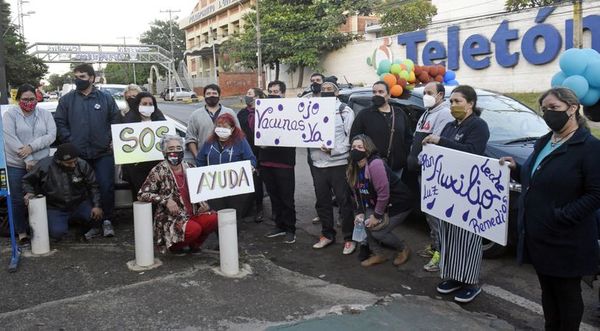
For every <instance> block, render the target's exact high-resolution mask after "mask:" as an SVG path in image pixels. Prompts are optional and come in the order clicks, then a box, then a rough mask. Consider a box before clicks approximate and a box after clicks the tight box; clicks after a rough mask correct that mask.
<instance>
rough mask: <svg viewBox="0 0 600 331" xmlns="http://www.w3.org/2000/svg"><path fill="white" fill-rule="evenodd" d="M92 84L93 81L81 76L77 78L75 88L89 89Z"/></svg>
mask: <svg viewBox="0 0 600 331" xmlns="http://www.w3.org/2000/svg"><path fill="white" fill-rule="evenodd" d="M91 84H92V83H90V81H89V80H85V79H80V78H76V79H75V88H77V91H83V90H85V89H87V88H88V87H90V85H91Z"/></svg>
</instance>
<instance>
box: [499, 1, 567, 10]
mask: <svg viewBox="0 0 600 331" xmlns="http://www.w3.org/2000/svg"><path fill="white" fill-rule="evenodd" d="M560 2H565V1H564V0H506V2H505V4H504V8H506V10H507V11H517V10H521V9H526V8H534V7H543V6H549V5H553V4H557V3H560Z"/></svg>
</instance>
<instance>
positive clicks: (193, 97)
mask: <svg viewBox="0 0 600 331" xmlns="http://www.w3.org/2000/svg"><path fill="white" fill-rule="evenodd" d="M190 98H192V99H198V97H197V96H196V95H195V94H192V96H191V97H190Z"/></svg>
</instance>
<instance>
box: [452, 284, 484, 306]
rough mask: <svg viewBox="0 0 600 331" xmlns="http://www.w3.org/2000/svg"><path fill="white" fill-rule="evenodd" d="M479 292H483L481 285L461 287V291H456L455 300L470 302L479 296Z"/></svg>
mask: <svg viewBox="0 0 600 331" xmlns="http://www.w3.org/2000/svg"><path fill="white" fill-rule="evenodd" d="M479 293H481V287H479V286H470V287H465V288H463V289H461V290H460V291H458V292H456V296H455V297H454V301H456V302H461V303H468V302H471V301H473V299H475V297H476V296H478V295H479Z"/></svg>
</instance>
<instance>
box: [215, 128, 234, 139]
mask: <svg viewBox="0 0 600 331" xmlns="http://www.w3.org/2000/svg"><path fill="white" fill-rule="evenodd" d="M215 134H216V135H217V136H218V137H219V138H221V139H227V138H229V137H230V136H231V129H228V128H221V127H216V128H215Z"/></svg>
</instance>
